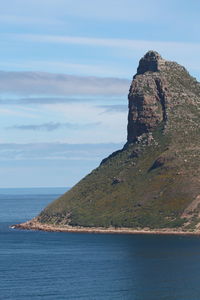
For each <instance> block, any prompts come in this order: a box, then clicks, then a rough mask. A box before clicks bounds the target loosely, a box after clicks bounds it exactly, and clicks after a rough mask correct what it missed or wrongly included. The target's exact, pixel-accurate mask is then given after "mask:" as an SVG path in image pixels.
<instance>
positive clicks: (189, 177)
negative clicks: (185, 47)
mask: <svg viewBox="0 0 200 300" xmlns="http://www.w3.org/2000/svg"><path fill="white" fill-rule="evenodd" d="M128 100H129V111H128V127H127V143H126V144H125V145H124V148H123V149H121V150H119V151H116V152H114V153H113V154H111V155H110V156H109V157H107V158H106V159H104V160H103V161H102V163H101V164H100V166H99V167H98V168H96V169H95V170H93V171H92V172H91V173H90V174H89V175H87V176H86V177H85V178H83V179H82V180H81V181H80V182H79V183H78V184H76V185H75V186H74V187H73V188H72V189H71V190H70V191H68V192H67V193H65V194H64V195H63V196H61V197H60V198H59V199H57V200H55V201H54V202H53V203H51V204H50V205H49V206H48V207H46V208H45V209H44V210H43V211H42V212H41V213H40V215H39V216H38V217H37V218H36V219H35V220H36V221H37V222H39V223H40V224H54V225H55V226H58V227H59V226H68V225H70V226H75V227H76V226H83V227H115V228H119V227H125V228H135V229H143V228H149V229H162V228H172V229H174V230H185V231H190V230H198V229H199V228H200V175H199V174H200V128H199V127H200V84H199V83H198V82H197V81H196V80H195V79H194V78H193V77H191V76H190V75H189V73H188V72H187V70H186V69H185V68H184V67H182V66H180V65H179V64H177V63H175V62H171V61H167V60H164V59H163V58H162V57H161V56H160V54H158V53H157V52H155V51H148V52H147V53H146V54H145V55H144V57H143V58H141V60H140V62H139V66H138V68H137V73H136V75H135V76H134V77H133V81H132V83H131V86H130V90H129V95H128ZM29 224H30V223H29Z"/></svg>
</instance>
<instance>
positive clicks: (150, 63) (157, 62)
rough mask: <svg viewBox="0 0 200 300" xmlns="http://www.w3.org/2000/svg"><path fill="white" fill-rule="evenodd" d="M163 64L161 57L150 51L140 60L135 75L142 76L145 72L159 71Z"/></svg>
mask: <svg viewBox="0 0 200 300" xmlns="http://www.w3.org/2000/svg"><path fill="white" fill-rule="evenodd" d="M164 64H165V60H164V59H163V58H162V56H161V55H160V54H159V53H158V52H156V51H152V50H150V51H148V52H147V53H146V54H145V55H144V57H142V58H141V59H140V62H139V66H138V68H137V75H139V74H144V73H145V72H147V71H151V72H157V71H160V69H161V68H162V66H163V65H164Z"/></svg>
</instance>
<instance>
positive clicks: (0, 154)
mask: <svg viewBox="0 0 200 300" xmlns="http://www.w3.org/2000/svg"><path fill="white" fill-rule="evenodd" d="M122 146H123V145H122V143H118V144H112V143H106V144H102V143H101V144H66V143H30V144H14V143H9V144H1V143H0V161H7V160H32V159H33V160H80V159H82V160H99V159H100V160H101V159H103V158H104V157H105V156H107V155H109V154H110V153H112V152H113V151H115V150H117V149H119V148H121V147H122Z"/></svg>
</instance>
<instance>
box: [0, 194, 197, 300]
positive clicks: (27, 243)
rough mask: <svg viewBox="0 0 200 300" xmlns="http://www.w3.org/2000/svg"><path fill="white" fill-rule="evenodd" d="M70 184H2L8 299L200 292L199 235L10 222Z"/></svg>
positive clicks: (1, 294) (2, 254) (179, 298)
mask: <svg viewBox="0 0 200 300" xmlns="http://www.w3.org/2000/svg"><path fill="white" fill-rule="evenodd" d="M64 190H65V189H0V205H1V210H0V299H2V300H6V299H12V300H29V299H30V300H31V299H33V300H40V299H42V300H51V299H52V300H62V299H85V300H89V299H91V300H96V299H97V300H98V299H99V300H100V299H102V300H108V299H111V300H117V299H124V300H129V299H130V300H147V299H148V300H157V299H158V300H162V299H163V300H164V299H165V300H199V299H200V238H198V237H178V236H154V235H151V236H150V235H149V236H143V235H141V236H139V235H128V234H126V235H114V234H86V233H82V234H80V233H77V234H74V233H47V232H36V231H35V232H34V231H20V230H13V229H9V225H11V224H13V223H16V222H21V221H25V220H27V219H30V218H32V217H33V216H35V215H37V214H38V212H39V211H40V210H41V209H42V208H43V207H44V206H46V205H47V204H48V203H49V202H50V201H52V200H53V199H54V198H56V197H57V196H58V195H59V194H61V193H63V192H64Z"/></svg>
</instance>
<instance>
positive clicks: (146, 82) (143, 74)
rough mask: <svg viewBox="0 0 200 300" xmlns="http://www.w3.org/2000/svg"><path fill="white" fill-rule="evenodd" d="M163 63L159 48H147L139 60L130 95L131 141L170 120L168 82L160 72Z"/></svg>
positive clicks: (129, 122)
mask: <svg viewBox="0 0 200 300" xmlns="http://www.w3.org/2000/svg"><path fill="white" fill-rule="evenodd" d="M164 64H165V60H164V59H162V57H161V55H160V54H159V53H157V52H156V51H148V52H147V53H146V54H145V55H144V57H143V58H142V59H141V60H140V62H139V66H138V69H137V74H136V75H135V76H134V78H133V81H132V84H131V87H130V91H129V95H128V99H129V114H128V137H127V141H128V143H131V142H135V141H136V140H137V138H138V137H139V136H141V135H143V134H148V133H149V132H150V131H151V130H152V129H154V128H155V127H156V126H158V125H159V124H160V123H161V122H163V124H164V123H166V121H167V110H166V102H167V101H166V98H167V84H166V80H165V78H164V76H161V73H160V72H159V70H160V69H161V68H162V66H163V65H164ZM149 71H151V72H150V73H149ZM152 72H153V73H152Z"/></svg>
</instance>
